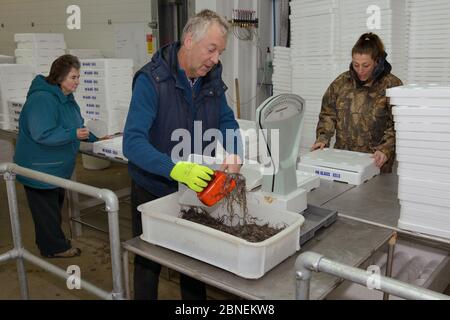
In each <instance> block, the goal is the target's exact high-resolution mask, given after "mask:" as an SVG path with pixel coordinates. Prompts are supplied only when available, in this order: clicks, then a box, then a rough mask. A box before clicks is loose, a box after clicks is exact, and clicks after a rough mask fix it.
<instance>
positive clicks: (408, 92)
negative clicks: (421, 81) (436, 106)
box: [386, 85, 450, 98]
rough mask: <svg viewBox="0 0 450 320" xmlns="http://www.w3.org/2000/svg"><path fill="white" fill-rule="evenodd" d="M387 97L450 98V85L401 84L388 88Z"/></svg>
mask: <svg viewBox="0 0 450 320" xmlns="http://www.w3.org/2000/svg"><path fill="white" fill-rule="evenodd" d="M386 97H396V98H397V97H403V98H424V97H430V98H450V87H445V86H432V85H429V86H416V85H409V86H399V87H394V88H389V89H386Z"/></svg>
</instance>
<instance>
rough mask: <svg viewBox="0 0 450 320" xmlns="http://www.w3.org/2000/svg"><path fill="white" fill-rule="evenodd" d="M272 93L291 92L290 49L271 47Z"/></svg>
mask: <svg viewBox="0 0 450 320" xmlns="http://www.w3.org/2000/svg"><path fill="white" fill-rule="evenodd" d="M273 53H274V56H273V75H272V82H273V95H274V96H275V95H278V94H281V93H291V92H292V81H291V79H292V66H291V49H290V48H286V47H274V48H273Z"/></svg>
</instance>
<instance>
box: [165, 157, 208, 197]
mask: <svg viewBox="0 0 450 320" xmlns="http://www.w3.org/2000/svg"><path fill="white" fill-rule="evenodd" d="M213 174H214V171H213V170H211V169H210V168H208V167H205V166H201V165H199V164H196V163H193V162H188V161H180V162H178V163H177V164H176V165H175V167H173V169H172V171H170V177H171V178H172V179H173V180H176V181H178V182H181V183H184V184H185V185H187V186H188V187H189V188H191V189H192V190H194V191H195V192H201V191H203V189H204V188H205V187H206V186H207V185H208V181H211V179H212V175H213Z"/></svg>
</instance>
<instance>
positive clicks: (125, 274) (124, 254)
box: [122, 250, 131, 300]
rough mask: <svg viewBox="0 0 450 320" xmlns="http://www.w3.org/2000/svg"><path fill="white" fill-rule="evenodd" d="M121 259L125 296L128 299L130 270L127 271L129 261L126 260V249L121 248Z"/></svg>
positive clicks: (129, 296)
mask: <svg viewBox="0 0 450 320" xmlns="http://www.w3.org/2000/svg"><path fill="white" fill-rule="evenodd" d="M122 261H123V273H124V281H125V298H126V299H128V300H130V299H131V291H130V271H129V262H128V250H123V253H122Z"/></svg>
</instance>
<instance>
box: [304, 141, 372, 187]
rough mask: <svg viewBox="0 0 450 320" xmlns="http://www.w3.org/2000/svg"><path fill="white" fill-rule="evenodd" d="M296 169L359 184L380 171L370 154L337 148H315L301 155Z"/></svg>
mask: <svg viewBox="0 0 450 320" xmlns="http://www.w3.org/2000/svg"><path fill="white" fill-rule="evenodd" d="M297 169H298V170H300V171H305V172H310V173H314V174H316V175H318V176H320V178H322V179H326V180H332V181H339V182H345V183H349V184H354V185H360V184H362V183H364V182H366V181H367V180H369V179H371V178H373V177H374V176H376V175H378V174H379V173H380V169H379V168H377V167H376V166H375V163H374V161H373V158H371V154H369V153H363V152H355V151H348V150H339V149H328V148H325V149H322V150H315V151H312V152H310V153H307V154H305V155H304V156H302V157H301V161H300V162H299V163H298V166H297Z"/></svg>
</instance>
